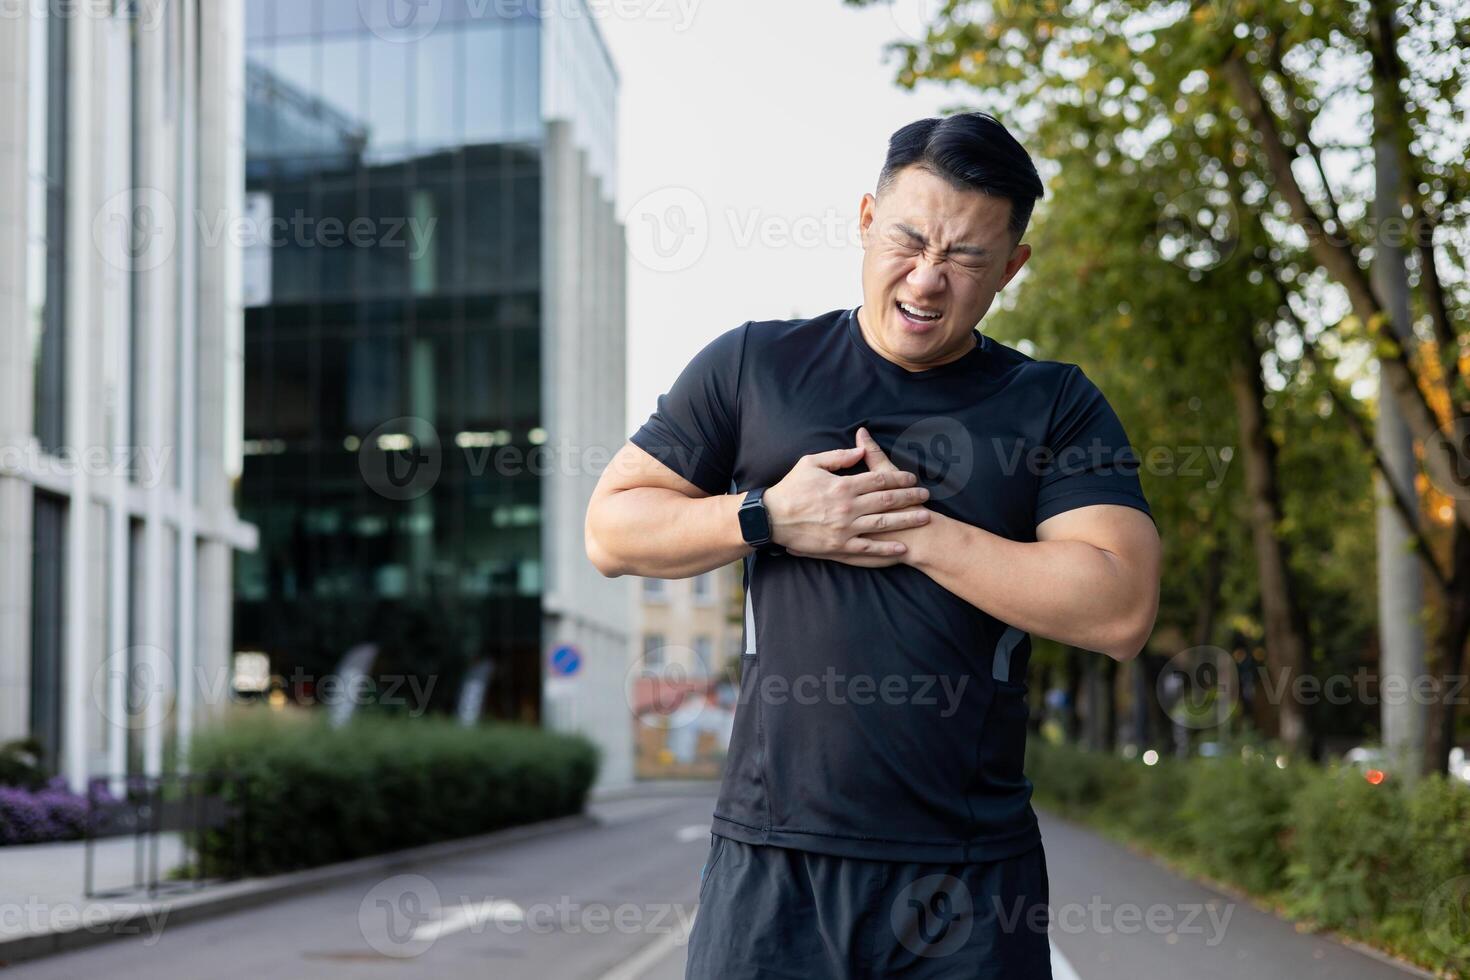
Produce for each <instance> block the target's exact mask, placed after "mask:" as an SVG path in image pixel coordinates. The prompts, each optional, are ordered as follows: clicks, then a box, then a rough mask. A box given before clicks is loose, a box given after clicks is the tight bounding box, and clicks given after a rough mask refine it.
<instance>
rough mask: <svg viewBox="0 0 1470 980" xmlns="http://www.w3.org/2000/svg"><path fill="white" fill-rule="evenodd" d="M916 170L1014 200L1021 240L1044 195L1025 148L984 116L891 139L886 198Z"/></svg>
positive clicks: (883, 183)
mask: <svg viewBox="0 0 1470 980" xmlns="http://www.w3.org/2000/svg"><path fill="white" fill-rule="evenodd" d="M913 166H917V167H920V168H922V169H924V170H927V171H929V172H930V173H932V174H934V175H935V176H938V177H943V178H944V179H945V180H947V181H949V182H950V183H951V184H953V185H954V186H955V187H958V188H960V189H962V190H975V191H981V192H982V193H985V194H991V195H994V196H995V197H1004V198H1007V199H1008V200H1009V201H1010V202H1011V221H1010V228H1011V232H1012V233H1013V234H1014V235H1015V236H1016V240H1017V241H1019V240H1020V238H1021V236H1022V235H1023V234H1025V232H1026V225H1027V224H1029V223H1030V221H1031V210H1032V208H1033V207H1035V205H1036V201H1037V199H1038V198H1040V197H1041V177H1040V176H1038V175H1037V173H1036V166H1035V164H1033V163H1032V162H1031V155H1030V154H1029V153H1027V152H1026V148H1025V147H1023V146H1022V145H1021V144H1020V143H1018V142H1017V141H1016V138H1015V137H1014V136H1012V135H1011V133H1010V130H1008V129H1006V128H1005V126H1003V125H1001V123H1000V120H998V119H996V118H995V117H994V116H992V115H989V114H988V113H984V112H962V113H958V114H956V115H953V116H944V117H942V118H938V119H920V120H919V121H918V122H914V123H909V124H908V125H907V126H905V127H903V128H902V129H900V130H899V131H898V132H896V133H894V134H893V136H892V137H890V138H889V140H888V159H887V160H885V161H884V163H883V172H882V173H881V174H879V175H878V193H879V194H882V193H883V191H884V190H885V189H887V188H888V186H889V185H890V184H892V183H893V181H894V179H895V178H897V177H898V173H899V171H901V170H903V169H905V168H907V167H913Z"/></svg>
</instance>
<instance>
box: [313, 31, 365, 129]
mask: <svg viewBox="0 0 1470 980" xmlns="http://www.w3.org/2000/svg"><path fill="white" fill-rule="evenodd" d="M362 71H363V41H362V38H356V37H340V38H331V40H326V41H322V101H323V103H326V106H328V109H329V110H331V112H335V113H340V115H341V116H343V118H341V119H340V120H338V122H340V123H341V128H345V129H350V131H359V129H362V128H363V126H365V125H366V116H368V112H366V109H365V107H363V75H362Z"/></svg>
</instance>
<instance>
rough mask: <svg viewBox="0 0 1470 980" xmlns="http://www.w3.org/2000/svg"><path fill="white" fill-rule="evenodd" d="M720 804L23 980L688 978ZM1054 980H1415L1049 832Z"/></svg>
mask: <svg viewBox="0 0 1470 980" xmlns="http://www.w3.org/2000/svg"><path fill="white" fill-rule="evenodd" d="M713 802H714V801H713V796H712V795H710V796H693V797H691V796H670V797H644V798H638V799H628V800H620V801H615V802H608V803H603V804H599V805H597V806H595V807H594V808H593V810H594V813H595V815H596V816H598V818H599V819H600V821H601V824H600V826H597V827H595V828H592V829H582V830H574V831H567V832H563V833H558V834H556V835H554V836H549V837H543V838H539V839H533V840H528V841H522V842H520V843H516V844H511V845H507V846H504V847H500V848H495V849H491V850H487V851H485V852H483V853H481V854H478V855H475V856H472V857H460V858H456V859H454V860H451V861H442V862H434V863H426V864H425V865H423V866H422V867H417V868H413V869H412V870H411V871H409V872H407V873H400V874H397V875H394V876H393V877H391V878H388V879H365V880H362V881H358V882H353V883H349V884H343V885H339V886H336V887H333V888H330V889H327V890H324V891H320V892H314V893H310V894H306V895H302V896H300V897H298V898H295V899H292V900H289V901H285V902H281V903H278V904H275V905H271V906H267V907H262V908H259V909H253V910H248V911H244V912H240V913H236V914H234V915H230V916H227V917H224V918H219V919H213V920H208V921H204V922H198V923H191V924H187V925H181V926H177V927H169V926H167V925H166V924H165V926H164V928H163V930H162V932H161V933H160V934H158V935H157V936H152V937H148V936H145V937H139V938H130V939H126V940H119V941H116V942H111V943H106V944H103V945H101V946H96V947H93V948H91V949H87V950H83V951H80V952H76V953H69V954H66V955H62V956H57V957H52V958H50V959H46V960H41V961H37V962H33V963H28V964H22V965H20V966H17V967H13V968H11V969H10V970H7V971H5V975H6V976H7V977H9V976H14V977H15V978H17V980H23V978H46V977H56V978H68V980H70V978H74V977H80V976H106V977H108V978H116V980H132V978H137V980H145V978H146V980H155V978H160V977H163V978H173V977H180V978H197V977H211V978H236V977H238V978H249V980H265V978H277V977H279V978H297V977H327V978H349V977H350V978H367V980H371V978H378V977H385V978H388V977H391V978H398V980H402V978H408V977H435V978H439V977H444V978H455V977H473V978H476V980H484V978H492V980H520V978H528V980H583V978H585V980H679V978H682V977H683V963H684V946H683V939H684V937H685V936H686V935H687V930H688V927H689V924H690V922H691V921H692V917H693V915H694V913H695V910H696V903H695V899H696V897H697V894H698V884H699V869H700V866H701V865H702V864H703V862H704V858H705V853H706V851H707V849H708V844H709V815H710V811H711V809H712V807H713ZM1043 837H1044V841H1045V846H1046V852H1047V865H1048V870H1049V872H1050V876H1051V904H1052V909H1053V925H1052V944H1053V949H1054V951H1055V953H1056V954H1057V956H1056V958H1055V961H1054V962H1055V966H1054V969H1055V973H1056V980H1073V978H1074V977H1080V978H1081V980H1114V978H1117V980H1123V978H1127V980H1136V978H1139V977H1147V978H1150V980H1155V978H1172V977H1180V978H1189V980H1214V978H1221V980H1225V978H1229V980H1241V978H1255V977H1259V978H1263V980H1277V978H1281V977H1290V978H1292V980H1312V978H1318V977H1320V978H1328V977H1330V978H1333V980H1398V978H1403V977H1406V976H1410V975H1412V974H1409V973H1406V972H1404V971H1402V970H1400V969H1399V968H1397V967H1395V966H1392V965H1389V964H1386V963H1384V962H1380V961H1379V960H1377V959H1374V958H1371V957H1369V956H1366V955H1364V954H1362V953H1359V952H1357V951H1355V950H1352V949H1348V948H1346V947H1344V946H1341V945H1339V944H1337V943H1335V942H1333V941H1331V940H1328V939H1324V938H1318V937H1314V936H1309V935H1302V934H1299V933H1297V932H1296V930H1295V929H1294V928H1293V927H1292V925H1291V924H1290V923H1287V922H1283V921H1281V920H1278V919H1276V918H1274V917H1272V916H1270V915H1267V914H1264V913H1261V912H1258V911H1256V910H1255V909H1253V908H1251V907H1250V906H1248V905H1244V904H1241V903H1238V902H1235V901H1234V900H1232V899H1230V898H1228V897H1225V896H1222V895H1219V894H1216V893H1214V892H1211V891H1209V890H1208V889H1205V888H1203V887H1201V886H1198V885H1196V884H1194V883H1192V882H1189V881H1185V880H1183V879H1180V878H1178V877H1176V876H1174V875H1172V874H1170V873H1169V872H1167V871H1164V870H1162V869H1161V868H1159V867H1157V866H1156V865H1154V864H1152V863H1151V862H1149V861H1147V860H1145V859H1143V858H1140V857H1138V856H1136V855H1134V854H1132V853H1130V852H1128V851H1127V850H1126V849H1124V848H1121V847H1119V846H1117V845H1116V844H1113V843H1111V842H1109V841H1106V840H1103V839H1102V838H1099V837H1097V836H1096V835H1095V834H1092V833H1090V832H1088V831H1086V830H1083V829H1080V828H1078V827H1075V826H1073V825H1070V824H1067V823H1063V822H1061V821H1057V820H1051V819H1044V829H1043Z"/></svg>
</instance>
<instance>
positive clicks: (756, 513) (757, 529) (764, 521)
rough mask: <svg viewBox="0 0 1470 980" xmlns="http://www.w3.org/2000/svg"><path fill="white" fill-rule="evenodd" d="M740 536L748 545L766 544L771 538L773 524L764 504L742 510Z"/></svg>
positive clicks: (742, 508)
mask: <svg viewBox="0 0 1470 980" xmlns="http://www.w3.org/2000/svg"><path fill="white" fill-rule="evenodd" d="M740 536H741V537H742V538H744V539H745V542H746V543H747V544H756V543H758V542H764V541H767V540H769V539H770V537H771V522H770V520H769V519H768V518H767V517H766V508H765V505H764V504H754V505H752V506H749V507H741V508H740Z"/></svg>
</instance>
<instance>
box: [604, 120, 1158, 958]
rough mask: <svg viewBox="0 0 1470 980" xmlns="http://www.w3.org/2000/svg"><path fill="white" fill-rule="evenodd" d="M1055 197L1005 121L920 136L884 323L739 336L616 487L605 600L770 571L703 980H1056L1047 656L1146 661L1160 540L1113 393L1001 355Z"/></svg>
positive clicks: (920, 130) (687, 373)
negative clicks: (1014, 286)
mask: <svg viewBox="0 0 1470 980" xmlns="http://www.w3.org/2000/svg"><path fill="white" fill-rule="evenodd" d="M1040 196H1041V182H1040V179H1039V178H1038V177H1037V174H1036V170H1035V168H1034V166H1033V165H1032V163H1031V160H1030V157H1029V156H1028V155H1027V153H1026V151H1025V150H1024V149H1023V148H1022V147H1021V146H1020V144H1019V143H1017V142H1016V141H1015V139H1014V138H1013V137H1012V136H1011V135H1010V133H1008V132H1007V131H1006V129H1005V128H1004V127H1003V126H1002V125H1001V124H1000V123H999V122H997V121H996V120H995V119H993V118H992V117H990V116H987V115H984V114H980V113H969V114H963V115H956V116H952V117H948V118H945V119H942V120H940V119H926V120H922V121H920V122H916V123H913V124H912V125H909V126H906V127H904V128H903V129H901V130H899V131H898V132H897V133H896V134H894V136H893V138H892V140H891V141H890V144H889V150H888V158H887V161H886V163H885V165H884V168H883V171H882V174H881V176H880V178H879V182H878V188H877V192H876V194H875V195H874V194H869V195H865V196H864V197H863V199H862V204H861V219H860V220H861V228H862V245H863V267H862V286H863V302H862V305H861V306H860V307H859V308H857V309H855V310H841V311H836V312H833V313H827V314H824V315H822V316H818V317H814V318H812V319H810V320H792V321H774V322H765V323H746V324H744V325H743V326H741V327H739V328H737V329H735V330H732V331H730V332H728V333H726V334H724V335H723V336H721V337H719V338H717V339H716V340H715V341H713V342H712V343H711V344H710V345H709V346H707V347H706V348H705V349H704V350H703V351H701V352H700V353H699V354H698V355H697V356H696V357H695V358H694V360H693V361H692V362H691V363H690V364H689V366H688V367H687V368H686V369H685V370H684V372H683V373H682V374H681V375H680V376H679V378H678V380H677V381H676V382H675V383H674V386H673V388H672V389H671V390H670V391H669V392H668V394H666V395H664V396H663V397H661V398H660V399H659V403H658V410H657V411H656V412H654V414H653V415H652V417H650V418H649V420H648V422H647V424H645V425H644V426H643V427H642V428H640V429H639V430H638V431H637V432H636V433H635V434H634V435H633V436H632V438H631V440H630V442H629V443H628V444H627V445H625V446H624V447H623V448H622V449H621V450H620V451H619V452H618V454H617V456H616V457H615V458H614V459H613V461H612V464H611V465H610V466H609V467H608V469H607V471H606V472H605V473H604V474H603V477H602V479H601V481H600V482H599V484H598V487H597V489H596V491H595V492H594V494H593V498H592V501H591V504H590V505H589V507H588V511H587V525H586V543H587V554H588V557H589V558H590V559H591V560H592V562H593V563H594V564H595V565H596V566H597V568H598V569H599V570H600V571H602V572H603V574H605V575H626V574H631V575H643V576H652V577H659V578H681V577H685V576H691V575H696V574H699V573H701V572H704V571H707V570H709V569H712V568H716V567H718V566H720V565H723V564H725V563H727V562H729V561H732V560H734V559H736V558H743V559H744V561H745V568H746V584H747V602H746V611H745V652H744V655H743V656H742V658H741V666H742V672H741V697H740V707H739V710H738V711H737V712H736V715H735V732H734V736H733V740H732V742H731V746H730V753H729V757H728V762H727V766H726V772H725V778H724V783H723V786H722V789H721V793H720V796H719V800H718V802H717V803H716V806H715V812H714V821H713V828H712V830H713V833H712V834H711V846H710V853H709V858H708V860H707V862H706V866H705V870H704V872H703V876H702V881H701V886H700V887H701V894H700V911H699V915H698V917H697V919H696V925H695V928H694V931H693V933H692V935H691V937H690V948H689V960H688V976H689V977H690V978H694V980H739V978H745V977H750V978H756V977H803V978H808V980H815V978H825V977H833V978H838V977H842V978H847V977H886V976H904V977H929V976H934V977H966V978H977V977H1005V978H1007V980H1029V978H1034V977H1049V976H1050V975H1051V971H1050V965H1049V964H1050V960H1049V949H1048V943H1047V935H1046V929H1047V919H1048V911H1047V901H1048V897H1047V878H1046V862H1045V855H1044V852H1043V849H1042V845H1041V838H1040V833H1039V831H1038V828H1037V823H1036V817H1035V814H1034V813H1033V811H1032V809H1031V804H1030V796H1031V785H1030V783H1029V782H1028V781H1027V780H1026V779H1025V777H1024V776H1023V775H1022V771H1021V768H1022V757H1023V755H1024V750H1025V740H1026V718H1027V708H1026V698H1025V695H1026V686H1025V683H1024V681H1025V677H1026V667H1027V662H1028V660H1029V657H1030V652H1031V642H1030V637H1031V635H1032V634H1036V635H1040V636H1045V637H1050V638H1052V639H1055V640H1058V641H1060V642H1062V643H1066V644H1070V645H1073V646H1077V647H1081V648H1083V649H1086V650H1092V651H1098V652H1101V653H1103V654H1106V655H1108V656H1110V657H1113V658H1115V659H1117V660H1127V659H1129V658H1131V657H1133V656H1135V655H1136V654H1137V653H1138V651H1139V649H1140V648H1141V647H1142V646H1143V644H1144V642H1145V640H1146V639H1147V637H1148V635H1149V632H1150V631H1151V630H1152V628H1153V622H1154V617H1155V614H1156V612H1157V607H1158V579H1159V562H1160V554H1159V552H1160V547H1159V539H1158V534H1157V531H1156V529H1155V526H1154V524H1153V520H1152V517H1151V515H1150V513H1149V509H1148V504H1147V502H1146V501H1145V499H1144V496H1143V492H1142V490H1141V488H1140V485H1139V481H1138V477H1137V464H1138V461H1137V457H1136V456H1135V455H1133V453H1132V451H1131V449H1130V448H1129V447H1128V440H1127V436H1126V434H1125V433H1124V431H1123V428H1122V426H1121V424H1120V423H1119V421H1118V418H1117V416H1116V415H1115V414H1114V413H1113V411H1112V409H1111V408H1110V407H1109V406H1108V403H1107V401H1106V400H1105V399H1104V398H1103V396H1102V394H1101V393H1100V392H1099V391H1098V389H1097V388H1096V387H1095V386H1094V385H1093V384H1092V383H1091V382H1090V381H1089V380H1088V379H1087V377H1086V376H1085V375H1084V374H1083V373H1082V371H1081V370H1080V369H1078V368H1077V366H1076V365H1073V364H1066V363H1058V362H1050V361H1037V360H1033V359H1031V358H1029V357H1027V356H1026V355H1024V354H1021V353H1020V352H1018V351H1016V350H1013V349H1011V348H1009V347H1007V346H1005V345H1003V344H1000V343H998V342H996V341H994V340H992V339H990V338H988V337H985V336H983V335H982V334H980V333H979V332H978V331H977V330H976V326H977V324H978V323H979V322H980V320H981V318H982V317H983V316H984V315H985V313H986V311H987V310H988V309H989V308H990V305H991V302H992V301H993V300H994V299H995V296H996V293H997V292H999V291H1000V289H1002V288H1003V287H1004V286H1005V285H1006V284H1007V283H1009V282H1010V281H1011V280H1012V279H1013V278H1014V277H1015V275H1016V273H1017V272H1019V271H1020V269H1021V267H1022V266H1023V265H1024V264H1025V263H1026V260H1027V258H1028V257H1029V256H1030V254H1031V249H1030V247H1029V246H1028V245H1025V244H1022V243H1021V236H1022V234H1023V233H1024V231H1025V228H1026V225H1027V222H1028V221H1029V219H1030V215H1031V210H1032V207H1033V205H1034V203H1035V201H1036V199H1037V198H1038V197H1040Z"/></svg>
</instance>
